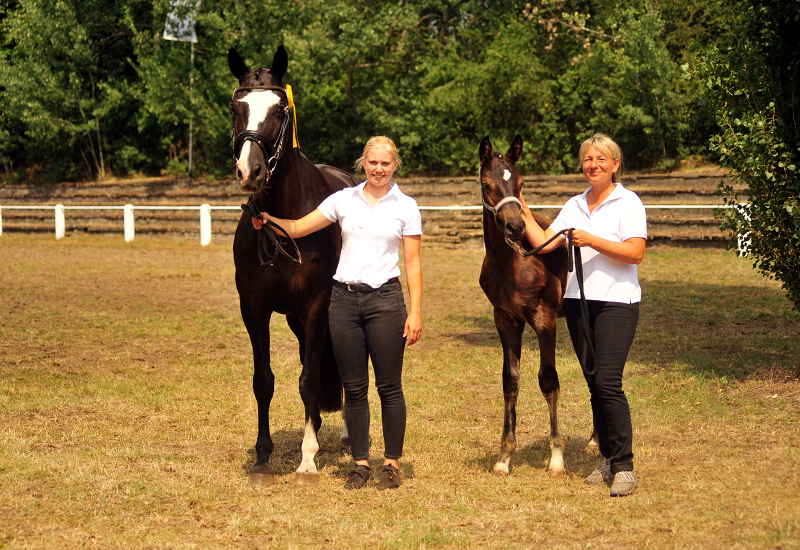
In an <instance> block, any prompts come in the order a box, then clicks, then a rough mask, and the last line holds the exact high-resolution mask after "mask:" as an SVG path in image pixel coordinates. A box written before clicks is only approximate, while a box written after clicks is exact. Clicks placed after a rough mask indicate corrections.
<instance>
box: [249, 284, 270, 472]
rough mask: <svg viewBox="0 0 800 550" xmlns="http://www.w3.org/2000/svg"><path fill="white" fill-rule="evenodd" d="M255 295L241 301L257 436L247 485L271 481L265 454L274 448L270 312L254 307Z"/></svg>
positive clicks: (267, 454)
mask: <svg viewBox="0 0 800 550" xmlns="http://www.w3.org/2000/svg"><path fill="white" fill-rule="evenodd" d="M255 303H257V300H256V299H255V298H250V299H243V300H242V301H241V312H242V319H243V320H244V324H245V327H246V328H247V332H248V334H249V335H250V343H251V344H252V346H253V394H254V395H255V398H256V404H257V406H258V438H257V439H256V463H255V464H254V465H253V468H252V469H251V470H250V484H251V485H269V484H271V483H272V482H273V476H272V470H270V467H269V457H270V455H271V454H272V451H273V449H274V448H275V446H274V444H273V442H272V437H271V435H270V431H269V407H270V403H271V402H272V396H273V394H274V393H275V375H274V374H273V373H272V368H271V367H270V354H269V343H270V339H269V320H270V317H271V315H272V312H270V311H263V310H261V309H259V308H256V307H255V306H254V304H255Z"/></svg>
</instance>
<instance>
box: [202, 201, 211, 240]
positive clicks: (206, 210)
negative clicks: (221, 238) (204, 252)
mask: <svg viewBox="0 0 800 550" xmlns="http://www.w3.org/2000/svg"><path fill="white" fill-rule="evenodd" d="M210 242H211V205H209V204H201V205H200V244H201V245H202V246H206V245H207V244H209V243H210Z"/></svg>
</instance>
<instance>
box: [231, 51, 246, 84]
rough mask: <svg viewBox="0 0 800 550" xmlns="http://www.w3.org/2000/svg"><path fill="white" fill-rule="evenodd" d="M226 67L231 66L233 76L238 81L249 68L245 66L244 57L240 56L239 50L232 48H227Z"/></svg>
mask: <svg viewBox="0 0 800 550" xmlns="http://www.w3.org/2000/svg"><path fill="white" fill-rule="evenodd" d="M228 67H230V68H231V72H232V73H233V76H235V77H236V78H238V79H239V82H241V81H242V79H243V78H244V75H246V74H247V73H249V72H250V69H248V68H247V65H246V64H245V62H244V59H242V56H241V55H239V52H237V51H236V50H234V49H233V48H231V49H230V50H228Z"/></svg>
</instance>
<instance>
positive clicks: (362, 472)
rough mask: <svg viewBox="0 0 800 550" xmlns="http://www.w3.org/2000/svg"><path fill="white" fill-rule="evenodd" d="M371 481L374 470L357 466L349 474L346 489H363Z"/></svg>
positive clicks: (345, 481) (345, 482)
mask: <svg viewBox="0 0 800 550" xmlns="http://www.w3.org/2000/svg"><path fill="white" fill-rule="evenodd" d="M370 479H372V468H370V467H369V466H362V465H361V464H356V466H355V468H353V469H352V470H350V473H349V474H347V479H346V480H344V488H345V489H361V488H362V487H363V486H364V485H366V484H367V481H369V480H370Z"/></svg>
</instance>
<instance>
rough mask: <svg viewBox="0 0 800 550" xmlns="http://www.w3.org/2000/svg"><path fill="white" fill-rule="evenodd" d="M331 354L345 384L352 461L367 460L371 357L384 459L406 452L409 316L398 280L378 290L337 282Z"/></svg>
mask: <svg viewBox="0 0 800 550" xmlns="http://www.w3.org/2000/svg"><path fill="white" fill-rule="evenodd" d="M328 315H329V317H328V319H329V323H330V331H331V339H332V341H333V352H334V354H335V355H336V362H337V363H338V365H339V374H340V375H341V378H342V384H343V385H344V398H345V399H344V400H345V422H346V423H347V432H348V434H349V436H350V444H351V446H352V452H353V460H368V459H369V416H370V415H369V402H368V400H367V391H368V389H369V366H368V358H371V359H372V368H373V370H374V372H375V387H376V388H377V390H378V396H379V397H380V400H381V421H382V424H383V442H384V457H385V458H391V459H399V458H400V457H401V456H402V455H403V440H404V439H405V435H406V401H405V397H404V396H403V384H402V381H401V377H402V374H403V352H404V351H405V344H406V339H405V338H404V337H403V329H404V328H405V324H406V319H407V317H408V314H407V312H406V305H405V301H404V300H403V290H402V288H401V286H400V282H399V281H398V280H397V279H396V278H395V279H391V280H389V281H388V282H387V283H385V284H384V285H383V286H381V287H380V288H378V289H372V288H370V287H369V286H368V285H360V284H359V285H347V284H343V283H335V284H334V286H333V292H332V293H331V305H330V309H329V313H328Z"/></svg>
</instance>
